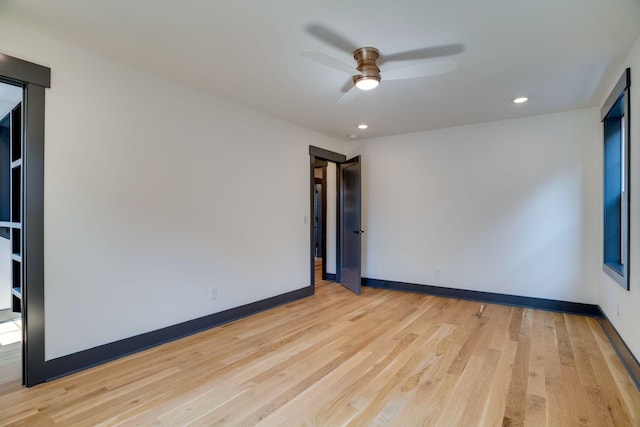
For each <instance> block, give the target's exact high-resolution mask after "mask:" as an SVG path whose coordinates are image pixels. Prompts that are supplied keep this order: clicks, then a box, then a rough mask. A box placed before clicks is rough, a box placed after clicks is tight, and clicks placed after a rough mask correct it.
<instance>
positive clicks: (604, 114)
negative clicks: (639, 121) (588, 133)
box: [600, 68, 631, 290]
mask: <svg viewBox="0 0 640 427" xmlns="http://www.w3.org/2000/svg"><path fill="white" fill-rule="evenodd" d="M630 87H631V69H630V68H627V69H626V70H625V71H624V73H623V74H622V76H621V77H620V79H619V80H618V82H617V83H616V85H615V87H614V88H613V90H612V91H611V93H610V94H609V96H608V98H607V100H606V101H605V103H604V105H603V106H602V108H601V109H600V118H601V121H602V124H603V126H602V128H603V235H602V269H603V271H604V272H605V273H606V274H607V275H608V276H609V277H611V278H612V279H613V280H615V281H616V282H617V283H618V284H620V286H622V287H623V288H625V289H626V290H629V271H630V270H629V247H630V245H629V242H630V238H629V236H630V233H629V231H630V230H629V228H630V224H629V218H630V194H631V193H630V186H629V184H630V145H631V144H630V140H631V120H630V111H631V96H630V95H631V94H630ZM619 102H622V105H621V107H622V115H620V113H619V112H616V111H615V110H616V109H619V108H620V105H619ZM611 114H614V116H610V115H611ZM611 121H617V122H619V124H618V126H620V132H619V135H620V155H621V160H620V175H619V178H618V177H616V178H617V179H620V214H619V220H620V223H619V230H620V240H619V243H620V253H619V263H616V262H611V261H610V260H609V258H610V255H611V254H610V253H609V252H608V250H607V241H608V235H607V233H608V231H607V230H608V229H610V228H611V227H609V226H608V225H611V223H610V222H608V220H609V219H608V218H609V217H610V216H609V217H608V216H607V212H606V211H607V188H608V186H607V183H608V181H607V177H608V175H607V153H606V151H607V142H608V141H607V139H608V135H610V133H609V132H608V131H607V124H608V123H611ZM614 123H615V122H614ZM613 225H614V226H616V225H618V224H613Z"/></svg>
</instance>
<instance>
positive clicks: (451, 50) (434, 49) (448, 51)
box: [378, 44, 464, 65]
mask: <svg viewBox="0 0 640 427" xmlns="http://www.w3.org/2000/svg"><path fill="white" fill-rule="evenodd" d="M462 51H464V45H463V44H445V45H441V46H431V47H424V48H421V49H413V50H407V51H404V52H397V53H392V54H389V55H381V57H380V60H378V63H379V64H380V65H382V64H386V63H387V62H393V61H414V60H418V59H431V58H439V57H441V56H451V55H457V54H459V53H461V52H462Z"/></svg>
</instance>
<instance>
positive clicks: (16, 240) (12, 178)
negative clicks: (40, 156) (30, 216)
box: [0, 82, 23, 382]
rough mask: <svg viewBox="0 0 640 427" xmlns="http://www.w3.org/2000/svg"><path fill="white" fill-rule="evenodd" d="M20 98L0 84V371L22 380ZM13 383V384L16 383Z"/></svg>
mask: <svg viewBox="0 0 640 427" xmlns="http://www.w3.org/2000/svg"><path fill="white" fill-rule="evenodd" d="M22 94H23V89H22V87H20V86H15V85H10V84H7V83H3V82H0V354H1V355H2V358H1V360H2V362H1V363H0V370H1V371H2V373H3V376H2V377H3V382H7V381H16V380H19V379H20V378H21V376H22V369H21V364H20V363H19V361H21V360H22V187H23V186H22V101H23V100H22ZM16 382H17V381H16Z"/></svg>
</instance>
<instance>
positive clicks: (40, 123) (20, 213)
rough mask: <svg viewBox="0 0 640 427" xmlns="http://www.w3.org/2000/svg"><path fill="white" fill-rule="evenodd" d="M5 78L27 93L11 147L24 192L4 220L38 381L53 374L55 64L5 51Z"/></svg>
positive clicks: (27, 369) (25, 370) (27, 362)
mask: <svg viewBox="0 0 640 427" xmlns="http://www.w3.org/2000/svg"><path fill="white" fill-rule="evenodd" d="M0 82H1V83H5V84H7V85H9V86H13V87H17V88H18V89H19V90H20V91H21V93H22V105H21V111H20V114H15V115H14V116H13V117H14V118H16V119H17V118H20V119H21V122H20V124H19V125H16V126H15V129H18V128H19V129H20V130H19V131H18V132H17V134H16V138H17V141H18V142H17V143H18V144H20V150H15V155H16V156H19V157H18V158H13V156H14V154H13V153H11V152H10V160H11V163H10V175H11V176H10V189H11V193H12V194H21V195H20V201H19V202H17V203H13V201H11V204H10V207H9V211H10V221H9V227H6V224H3V225H5V227H4V228H5V229H6V228H9V232H10V234H11V236H10V242H11V245H10V254H11V268H10V271H11V282H10V283H11V294H12V297H11V298H12V310H13V307H14V303H15V307H18V306H19V308H20V314H21V323H22V334H21V335H22V345H21V348H22V354H21V359H22V360H21V362H22V369H21V373H20V375H19V376H21V377H22V382H21V383H22V384H23V385H27V386H32V385H36V384H40V383H42V382H44V381H45V380H46V379H47V369H46V362H45V352H44V344H45V343H44V341H45V337H44V112H45V107H44V103H45V90H46V88H48V87H50V86H51V69H49V68H48V67H43V66H41V65H38V64H34V63H32V62H28V61H24V60H22V59H19V58H14V57H12V56H9V55H5V54H2V53H0ZM12 127H13V123H12ZM12 131H13V129H12ZM11 144H13V141H11ZM12 148H13V147H11V149H12ZM18 183H19V185H18ZM17 190H19V191H17ZM13 218H16V219H18V218H19V222H18V223H15V221H14V219H13ZM5 223H6V221H5ZM18 225H19V226H18ZM5 232H6V231H5ZM14 236H16V237H15V239H14ZM0 239H2V238H0ZM5 240H6V239H5ZM14 269H15V270H14ZM14 273H15V274H14ZM18 279H19V281H16V280H18ZM14 297H15V298H14ZM18 303H19V304H18Z"/></svg>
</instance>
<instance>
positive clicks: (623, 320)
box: [599, 38, 640, 359]
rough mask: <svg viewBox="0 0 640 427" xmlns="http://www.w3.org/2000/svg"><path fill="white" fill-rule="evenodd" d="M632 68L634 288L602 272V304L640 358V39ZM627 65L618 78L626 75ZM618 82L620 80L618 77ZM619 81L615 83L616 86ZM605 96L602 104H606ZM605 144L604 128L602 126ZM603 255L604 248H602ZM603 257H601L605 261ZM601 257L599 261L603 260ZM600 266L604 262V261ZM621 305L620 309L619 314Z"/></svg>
mask: <svg viewBox="0 0 640 427" xmlns="http://www.w3.org/2000/svg"><path fill="white" fill-rule="evenodd" d="M626 67H631V140H630V142H631V149H630V151H631V157H630V161H631V167H630V178H631V183H630V186H629V188H630V190H631V194H630V198H631V215H630V217H631V224H630V233H631V236H630V237H631V242H630V243H631V247H630V249H629V268H630V270H631V271H630V272H629V278H630V285H629V286H630V290H629V291H626V290H625V289H623V288H622V287H621V286H620V285H618V284H617V283H616V282H614V281H613V280H612V279H611V278H610V277H609V276H608V275H607V274H606V273H604V272H602V271H600V274H599V277H600V307H601V308H602V310H603V311H604V313H605V314H606V316H607V317H608V318H609V320H610V321H611V323H612V324H613V325H614V327H615V328H616V330H617V331H618V333H619V334H620V336H621V337H622V339H624V341H625V342H626V344H627V346H628V347H629V348H630V349H631V351H632V352H633V353H634V355H635V357H636V358H637V359H640V328H638V325H640V114H638V112H639V111H640V110H638V108H639V107H640V85H639V84H638V83H640V38H639V39H638V40H637V41H636V43H635V44H634V46H633V48H632V49H631V52H630V53H629V56H628V58H627V60H626V63H625V68H626ZM623 71H624V68H621V69H620V73H619V74H618V76H616V79H617V78H619V77H620V75H622V72H623ZM616 81H617V80H616ZM615 83H616V82H615V81H613V82H611V84H610V89H613V86H614V85H615ZM604 101H605V100H604V99H603V100H602V103H603V104H604ZM599 136H600V145H601V146H602V140H603V136H602V129H600V133H599ZM600 254H601V256H602V249H601V251H600ZM601 259H602V258H600V260H601ZM600 260H599V261H600ZM600 265H602V262H601V261H600ZM618 305H619V307H620V312H619V314H618Z"/></svg>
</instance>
